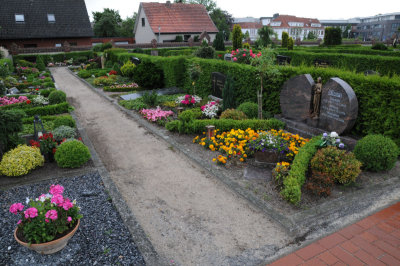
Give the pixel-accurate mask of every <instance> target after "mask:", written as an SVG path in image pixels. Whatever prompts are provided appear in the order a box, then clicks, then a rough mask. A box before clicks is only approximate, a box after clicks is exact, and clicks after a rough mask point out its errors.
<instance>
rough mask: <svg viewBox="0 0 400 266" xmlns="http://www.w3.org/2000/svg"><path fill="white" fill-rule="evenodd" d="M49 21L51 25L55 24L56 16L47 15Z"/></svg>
mask: <svg viewBox="0 0 400 266" xmlns="http://www.w3.org/2000/svg"><path fill="white" fill-rule="evenodd" d="M47 20H48V21H49V22H50V23H54V22H56V17H55V16H54V14H47Z"/></svg>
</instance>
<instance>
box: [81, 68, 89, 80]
mask: <svg viewBox="0 0 400 266" xmlns="http://www.w3.org/2000/svg"><path fill="white" fill-rule="evenodd" d="M78 76H79V77H80V78H83V79H87V78H90V77H91V76H92V73H91V72H90V71H88V70H86V69H82V70H81V71H79V72H78Z"/></svg>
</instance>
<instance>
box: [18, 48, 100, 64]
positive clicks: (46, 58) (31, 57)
mask: <svg viewBox="0 0 400 266" xmlns="http://www.w3.org/2000/svg"><path fill="white" fill-rule="evenodd" d="M38 56H40V57H42V59H43V62H44V64H45V65H47V64H48V63H49V62H63V61H64V60H68V59H71V58H73V59H76V58H78V57H82V56H84V57H86V58H87V59H91V58H94V56H95V53H94V52H93V51H92V50H89V51H81V52H68V53H58V54H20V55H14V56H13V60H14V62H16V61H18V60H21V59H22V60H28V61H31V62H36V61H37V57H38Z"/></svg>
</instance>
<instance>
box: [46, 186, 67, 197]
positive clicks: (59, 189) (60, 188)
mask: <svg viewBox="0 0 400 266" xmlns="http://www.w3.org/2000/svg"><path fill="white" fill-rule="evenodd" d="M49 192H50V194H52V195H56V194H62V193H63V192H64V187H63V186H60V185H54V184H53V185H51V186H50V191H49Z"/></svg>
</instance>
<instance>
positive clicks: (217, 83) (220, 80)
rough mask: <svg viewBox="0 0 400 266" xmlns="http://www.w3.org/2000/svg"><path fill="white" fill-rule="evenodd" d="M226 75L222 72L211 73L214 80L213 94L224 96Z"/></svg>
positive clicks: (212, 80) (219, 96)
mask: <svg viewBox="0 0 400 266" xmlns="http://www.w3.org/2000/svg"><path fill="white" fill-rule="evenodd" d="M225 80H226V76H225V75H224V74H222V73H220V72H212V73H211V82H212V88H213V90H212V96H215V97H218V98H222V90H223V89H224V86H225Z"/></svg>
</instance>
